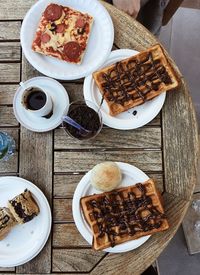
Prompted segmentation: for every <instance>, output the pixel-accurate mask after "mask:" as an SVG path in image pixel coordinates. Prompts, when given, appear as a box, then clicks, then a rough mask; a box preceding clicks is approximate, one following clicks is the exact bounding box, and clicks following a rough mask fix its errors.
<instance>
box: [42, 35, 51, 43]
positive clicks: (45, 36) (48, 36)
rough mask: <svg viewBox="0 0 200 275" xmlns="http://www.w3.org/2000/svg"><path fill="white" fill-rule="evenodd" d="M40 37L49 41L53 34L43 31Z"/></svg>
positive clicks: (45, 41) (43, 40)
mask: <svg viewBox="0 0 200 275" xmlns="http://www.w3.org/2000/svg"><path fill="white" fill-rule="evenodd" d="M40 39H41V41H42V42H43V43H47V42H49V40H50V39H51V36H50V35H49V34H48V33H43V34H42V35H41V37H40Z"/></svg>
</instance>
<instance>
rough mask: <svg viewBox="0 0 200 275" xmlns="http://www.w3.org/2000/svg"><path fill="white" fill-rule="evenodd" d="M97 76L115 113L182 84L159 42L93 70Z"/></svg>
mask: <svg viewBox="0 0 200 275" xmlns="http://www.w3.org/2000/svg"><path fill="white" fill-rule="evenodd" d="M93 78H94V80H95V82H96V84H97V86H98V88H99V90H100V92H101V94H102V96H103V98H104V99H105V101H106V102H107V105H108V107H109V113H110V115H112V116H116V115H118V114H120V113H122V112H124V111H126V110H128V109H130V108H132V107H135V106H138V105H140V104H143V103H145V102H146V101H148V100H150V99H152V98H154V97H156V96H158V95H160V94H161V93H162V92H166V91H170V90H173V89H175V88H176V87H177V86H178V79H177V77H176V74H175V72H174V70H173V68H172V66H171V65H170V63H169V62H168V60H167V58H166V56H165V54H164V51H163V49H162V47H161V46H160V45H159V44H156V45H155V46H153V47H151V48H149V49H147V50H145V51H143V52H140V53H139V54H137V55H134V56H132V57H129V58H127V59H124V60H122V61H119V62H117V63H115V64H113V65H110V66H108V67H105V68H103V69H101V70H99V71H97V72H95V73H93Z"/></svg>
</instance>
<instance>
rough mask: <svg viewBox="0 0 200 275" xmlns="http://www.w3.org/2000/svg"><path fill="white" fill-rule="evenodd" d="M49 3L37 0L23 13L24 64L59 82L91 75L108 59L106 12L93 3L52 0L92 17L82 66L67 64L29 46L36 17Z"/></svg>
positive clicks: (109, 44) (110, 41) (110, 31)
mask: <svg viewBox="0 0 200 275" xmlns="http://www.w3.org/2000/svg"><path fill="white" fill-rule="evenodd" d="M50 3H52V0H40V1H37V3H35V4H34V5H33V6H32V8H31V9H30V10H29V11H28V13H27V14H26V16H25V18H24V21H23V23H22V28H21V35H20V38H21V45H22V49H23V51H24V54H25V56H26V58H27V59H28V61H29V62H30V63H31V64H32V65H33V66H34V67H35V68H36V69H37V70H38V71H40V72H41V73H43V74H45V75H47V76H50V77H53V78H56V79H62V80H73V79H78V78H81V77H85V76H86V75H89V74H91V73H92V72H93V71H95V70H97V69H98V68H99V67H100V66H101V65H102V64H103V63H104V62H105V61H106V59H107V58H108V56H109V54H110V51H111V49H112V46H113V40H114V28H113V23H112V20H111V18H110V15H109V14H108V12H107V10H106V9H105V8H104V7H103V6H102V4H101V3H100V2H99V1H97V0H87V1H86V0H54V1H53V3H57V4H60V5H63V6H69V7H71V8H74V9H76V10H79V11H81V12H87V13H89V14H90V15H92V16H93V17H94V24H93V27H92V32H91V35H90V38H89V42H88V46H87V49H86V53H85V56H84V59H83V62H82V64H80V65H76V64H70V63H67V62H66V61H62V60H58V59H56V58H53V57H48V56H45V55H42V54H39V53H36V52H34V51H32V49H31V45H32V42H33V39H34V36H35V33H36V29H37V26H38V23H39V20H40V17H41V15H42V13H43V11H44V10H45V8H46V7H47V5H48V4H50Z"/></svg>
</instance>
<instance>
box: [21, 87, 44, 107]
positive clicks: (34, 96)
mask: <svg viewBox="0 0 200 275" xmlns="http://www.w3.org/2000/svg"><path fill="white" fill-rule="evenodd" d="M46 100H47V98H46V94H45V93H44V92H43V91H41V90H40V89H36V88H33V89H32V90H31V91H30V93H29V94H28V95H27V98H26V100H25V104H26V107H27V108H28V109H29V110H33V111H36V110H39V109H41V108H42V107H43V106H44V105H45V103H46Z"/></svg>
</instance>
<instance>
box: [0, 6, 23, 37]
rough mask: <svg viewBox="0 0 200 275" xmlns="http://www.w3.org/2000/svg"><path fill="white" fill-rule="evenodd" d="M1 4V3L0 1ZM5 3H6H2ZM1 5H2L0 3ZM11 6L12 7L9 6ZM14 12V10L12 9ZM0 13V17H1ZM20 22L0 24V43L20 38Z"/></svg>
mask: <svg viewBox="0 0 200 275" xmlns="http://www.w3.org/2000/svg"><path fill="white" fill-rule="evenodd" d="M1 2H2V1H1ZM4 3H6V2H4ZM1 5H2V3H1ZM11 6H12V5H11ZM13 10H15V9H13ZM2 13H3V12H1V13H0V17H1V16H2ZM20 28H21V22H19V21H18V22H6V21H5V22H0V30H1V33H0V41H3V40H17V39H19V36H20Z"/></svg>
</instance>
